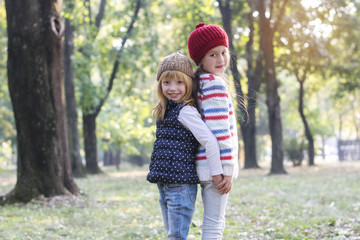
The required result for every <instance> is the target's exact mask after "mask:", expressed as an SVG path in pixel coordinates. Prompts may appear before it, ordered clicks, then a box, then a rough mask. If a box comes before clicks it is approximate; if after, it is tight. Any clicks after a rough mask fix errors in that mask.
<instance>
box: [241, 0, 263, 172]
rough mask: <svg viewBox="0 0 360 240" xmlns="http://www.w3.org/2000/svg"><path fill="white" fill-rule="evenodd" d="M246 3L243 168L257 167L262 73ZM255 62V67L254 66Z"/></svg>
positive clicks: (251, 15) (252, 19)
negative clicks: (257, 107)
mask: <svg viewBox="0 0 360 240" xmlns="http://www.w3.org/2000/svg"><path fill="white" fill-rule="evenodd" d="M248 4H249V6H250V8H251V11H250V12H249V13H248V21H249V29H250V34H249V40H248V42H247V43H246V61H247V65H248V69H247V71H246V76H247V78H248V94H247V101H248V104H247V111H248V117H249V120H248V123H247V125H246V126H245V127H243V126H242V127H241V128H242V134H243V136H244V139H245V138H246V139H247V143H246V144H244V145H245V166H244V168H259V165H258V164H257V156H256V155H257V154H256V113H255V110H256V103H257V96H258V92H259V89H260V78H261V74H262V68H263V67H262V54H259V55H258V56H257V58H256V61H255V63H254V52H253V48H254V46H253V45H254V34H255V28H254V17H253V12H254V8H255V7H254V2H253V1H252V0H248ZM254 64H255V68H254Z"/></svg>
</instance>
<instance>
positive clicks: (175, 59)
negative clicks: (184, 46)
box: [156, 52, 194, 81]
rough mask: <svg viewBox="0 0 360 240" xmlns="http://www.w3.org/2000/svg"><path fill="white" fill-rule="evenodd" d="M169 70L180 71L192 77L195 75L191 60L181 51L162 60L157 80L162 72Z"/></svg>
mask: <svg viewBox="0 0 360 240" xmlns="http://www.w3.org/2000/svg"><path fill="white" fill-rule="evenodd" d="M168 70H170V71H179V72H182V73H185V74H186V75H188V76H189V77H191V78H193V77H194V73H193V68H192V65H191V62H190V60H189V59H188V58H187V57H186V56H185V55H182V54H181V53H180V52H176V53H173V54H171V55H169V56H166V57H165V58H164V59H163V60H162V61H161V62H160V64H159V68H158V71H157V76H156V80H158V81H159V79H160V76H161V74H162V73H163V72H165V71H168Z"/></svg>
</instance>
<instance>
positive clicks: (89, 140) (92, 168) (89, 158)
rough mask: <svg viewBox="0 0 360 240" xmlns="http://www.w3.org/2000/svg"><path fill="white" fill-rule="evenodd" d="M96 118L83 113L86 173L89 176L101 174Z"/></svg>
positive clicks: (94, 115)
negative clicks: (89, 174)
mask: <svg viewBox="0 0 360 240" xmlns="http://www.w3.org/2000/svg"><path fill="white" fill-rule="evenodd" d="M96 116H97V114H84V113H83V125H84V144H85V158H86V171H87V172H88V173H91V174H97V173H100V172H101V170H100V168H99V165H98V157H97V144H96Z"/></svg>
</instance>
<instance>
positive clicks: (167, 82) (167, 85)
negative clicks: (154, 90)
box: [161, 78, 186, 102]
mask: <svg viewBox="0 0 360 240" xmlns="http://www.w3.org/2000/svg"><path fill="white" fill-rule="evenodd" d="M161 89H162V92H163V94H164V96H165V97H166V98H167V99H168V100H170V99H171V100H174V101H176V102H177V101H179V100H180V99H181V98H182V97H183V96H184V95H185V93H186V85H185V82H184V80H181V79H175V78H173V79H169V78H164V79H162V81H161Z"/></svg>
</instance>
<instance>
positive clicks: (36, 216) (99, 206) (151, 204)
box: [0, 161, 360, 240]
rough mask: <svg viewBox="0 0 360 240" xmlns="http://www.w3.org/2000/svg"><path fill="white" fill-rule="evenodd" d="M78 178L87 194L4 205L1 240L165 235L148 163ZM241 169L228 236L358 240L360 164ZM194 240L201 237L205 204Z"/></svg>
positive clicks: (4, 186)
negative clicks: (283, 170)
mask: <svg viewBox="0 0 360 240" xmlns="http://www.w3.org/2000/svg"><path fill="white" fill-rule="evenodd" d="M104 170H105V172H106V173H105V174H104V175H98V176H89V177H87V178H85V179H77V180H76V182H77V184H78V185H79V186H80V187H81V188H82V189H83V190H84V192H85V193H86V195H84V196H81V197H73V196H67V197H55V198H51V199H37V200H33V201H32V202H30V203H28V204H26V205H24V204H16V205H7V206H4V207H0V239H9V240H10V239H11V240H12V239H21V240H23V239H36V240H40V239H44V240H45V239H46V240H48V239H71V240H75V239H84V240H85V239H86V240H89V239H97V240H98V239H107V240H108V239H141V240H143V239H166V236H165V233H164V228H163V223H162V218H161V213H160V206H159V204H158V192H157V188H156V185H155V184H150V183H147V182H146V180H145V176H146V168H137V169H125V170H121V171H120V172H117V171H116V170H115V169H113V168H104ZM287 171H288V173H289V174H287V175H278V176H276V175H275V176H268V175H267V173H268V169H258V170H246V171H245V170H242V171H241V172H240V177H239V178H238V179H237V180H236V181H235V182H234V186H233V190H232V191H231V195H230V199H229V203H228V207H227V219H226V229H225V232H224V239H360V187H359V183H360V174H359V173H360V161H357V162H346V163H342V164H340V163H337V164H336V165H328V164H320V165H318V166H316V167H312V168H309V167H306V166H303V167H299V168H292V167H287ZM14 184H15V171H14V170H0V195H3V194H5V193H6V192H8V191H9V190H11V189H12V188H13V187H14ZM201 204H202V203H201V196H200V195H198V201H197V210H196V213H195V215H194V217H193V224H192V226H191V230H190V233H189V239H200V238H201V222H202V205H201Z"/></svg>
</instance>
